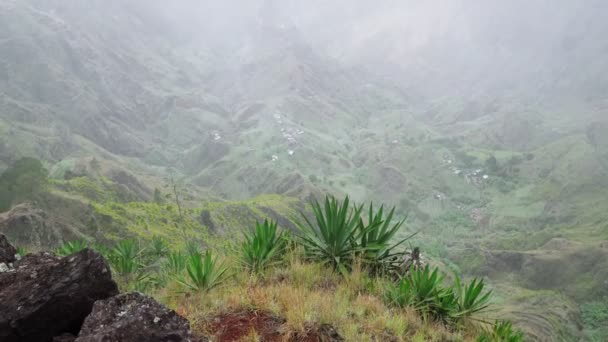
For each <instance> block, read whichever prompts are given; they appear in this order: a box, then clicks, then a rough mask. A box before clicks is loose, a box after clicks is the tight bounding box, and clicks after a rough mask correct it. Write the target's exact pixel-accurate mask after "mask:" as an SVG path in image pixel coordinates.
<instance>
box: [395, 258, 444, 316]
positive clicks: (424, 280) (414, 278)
mask: <svg viewBox="0 0 608 342" xmlns="http://www.w3.org/2000/svg"><path fill="white" fill-rule="evenodd" d="M442 282H443V275H441V274H439V270H438V269H437V268H435V269H434V270H433V271H431V269H430V268H429V267H428V266H427V267H425V268H424V269H423V270H415V271H413V272H411V273H410V274H409V276H408V277H406V278H403V279H402V280H401V281H400V282H399V287H398V292H397V295H398V296H397V297H396V299H397V304H399V305H400V306H406V305H407V306H412V307H414V308H415V309H416V310H418V311H421V312H423V313H429V312H432V311H433V309H434V307H435V306H436V299H437V298H438V296H439V295H440V294H441V292H442V290H443V289H442V287H441V285H442ZM439 297H441V296H439Z"/></svg>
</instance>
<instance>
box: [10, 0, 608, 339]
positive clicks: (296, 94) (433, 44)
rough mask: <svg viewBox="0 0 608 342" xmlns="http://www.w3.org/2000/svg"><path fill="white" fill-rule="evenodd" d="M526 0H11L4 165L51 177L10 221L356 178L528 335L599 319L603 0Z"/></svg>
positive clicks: (73, 232)
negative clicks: (489, 1)
mask: <svg viewBox="0 0 608 342" xmlns="http://www.w3.org/2000/svg"><path fill="white" fill-rule="evenodd" d="M262 3H264V4H262ZM315 3H317V2H316V1H313V2H311V4H315ZM512 3H513V5H511V4H509V5H507V4H503V5H501V6H490V5H487V6H486V5H484V6H477V5H474V4H473V2H471V3H466V4H464V5H462V6H460V5H456V4H447V3H446V2H443V1H429V2H427V3H425V4H419V5H414V4H412V3H408V2H404V3H403V4H401V3H400V2H387V4H385V5H382V6H377V5H373V6H372V4H371V2H370V3H367V2H366V1H361V2H360V5H359V4H350V2H349V3H344V2H340V1H336V2H335V4H332V5H327V6H321V5H319V4H317V5H319V6H318V9H317V10H314V11H313V10H310V8H311V7H307V6H312V5H311V4H308V5H303V4H296V3H292V2H284V3H283V2H273V1H252V2H251V3H248V4H236V2H234V1H227V2H225V3H224V4H218V3H213V2H211V1H203V2H197V3H196V4H195V3H194V2H192V3H190V2H187V1H184V4H178V3H176V4H170V5H167V4H163V2H160V1H118V0H116V1H101V0H95V1H86V2H85V1H72V2H69V3H66V2H65V1H59V0H45V1H42V0H25V1H13V0H2V1H0V170H1V171H4V170H7V169H9V168H10V166H11V165H13V164H14V163H15V162H16V161H17V160H19V159H20V158H22V157H35V158H37V159H40V160H42V161H43V163H44V166H45V167H46V169H47V170H48V171H49V178H50V180H49V182H48V186H47V187H46V188H45V191H44V192H43V193H44V194H43V195H41V197H36V199H35V201H34V202H33V203H29V204H23V203H21V202H23V201H16V202H15V203H11V204H12V205H15V206H14V207H13V208H12V209H11V210H10V211H8V212H6V213H3V214H0V215H1V216H0V221H1V222H2V224H0V229H1V231H2V232H5V233H8V235H9V236H10V237H11V239H12V241H16V243H17V244H24V245H31V246H32V247H36V246H37V247H40V246H55V245H57V244H59V243H60V242H62V241H69V240H72V239H77V238H85V239H89V240H100V241H106V240H115V239H120V238H123V237H125V236H129V237H137V238H141V239H150V238H152V237H153V236H162V237H163V238H166V239H168V240H171V241H177V240H178V239H179V240H181V239H182V237H183V236H187V237H189V238H192V239H194V240H198V241H200V242H201V243H205V241H207V243H208V241H211V240H213V238H214V237H215V236H218V235H219V236H232V234H234V232H238V231H240V230H243V229H245V228H246V227H250V226H251V225H252V223H253V222H254V221H255V220H256V219H261V218H262V217H265V216H268V215H269V216H271V217H274V218H276V219H278V220H279V223H280V225H281V226H282V227H283V228H289V227H290V226H291V225H292V224H293V223H292V221H293V220H294V219H295V218H297V217H298V215H299V211H301V210H305V208H306V207H305V204H304V203H305V200H306V199H308V198H309V197H311V196H319V195H321V194H323V193H326V192H330V193H334V194H339V195H342V194H349V195H350V196H352V197H353V198H354V199H355V200H357V201H360V202H361V201H364V200H365V201H370V200H371V201H375V202H378V203H380V202H381V203H385V204H387V205H394V206H396V207H397V210H398V214H399V215H400V216H402V217H406V216H407V217H408V220H407V226H408V227H407V232H406V233H408V234H409V233H411V232H415V231H419V234H418V235H417V237H416V242H415V243H416V244H419V245H421V247H422V248H423V250H424V251H425V254H427V255H429V257H430V258H432V259H433V260H435V261H436V262H438V263H442V264H444V265H447V267H450V268H452V269H453V270H455V271H457V272H462V273H464V274H466V275H469V276H473V275H483V276H487V277H489V279H491V281H492V283H493V284H494V286H495V287H496V290H497V291H498V292H500V293H501V294H502V296H503V297H504V298H503V300H504V302H505V303H507V305H505V311H506V312H507V314H510V315H511V316H512V317H513V318H514V320H515V321H517V322H519V324H520V326H521V327H523V328H525V329H526V330H527V331H528V332H529V333H530V335H531V336H536V337H537V338H538V339H543V338H545V339H546V338H553V339H558V338H567V339H575V338H583V337H585V336H586V337H589V338H592V337H593V336H596V338H599V339H600V340H601V338H603V337H601V336H600V335H597V334H599V333H597V331H596V330H598V329H596V328H594V327H595V326H598V324H599V325H601V322H600V323H598V322H596V321H592V320H591V321H590V320H588V319H587V320H583V318H585V317H587V318H588V317H589V315H587V311H588V308H591V307H596V306H598V305H603V303H604V301H603V300H602V297H604V296H608V292H607V288H608V287H607V286H606V281H607V279H608V273H607V272H608V265H607V264H606V261H605V260H607V259H606V256H607V254H608V243H607V242H606V241H607V240H608V224H607V222H608V214H607V213H606V210H605V208H606V205H605V203H607V202H608V191H606V190H608V140H607V139H606V136H605V134H604V132H605V131H606V129H607V128H608V121H607V119H606V118H607V117H608V112H607V110H608V106H607V105H606V103H608V102H606V101H607V99H606V96H605V94H606V93H607V92H606V90H607V89H606V81H605V80H606V79H608V75H606V70H608V68H607V67H606V65H605V61H606V59H605V58H600V57H601V56H603V54H604V52H605V51H608V50H606V49H608V45H607V44H608V41H606V37H605V35H604V34H603V33H604V32H605V29H606V24H605V22H604V20H602V18H603V17H602V15H603V14H605V13H608V12H607V8H606V5H605V4H604V3H603V2H602V1H591V2H589V3H586V4H584V5H583V4H571V3H569V2H568V1H558V2H557V3H555V2H551V3H550V5H549V2H548V1H538V2H534V4H530V3H528V2H523V1H515V2H512ZM519 5H521V6H525V8H526V11H525V15H524V14H521V13H520V12H519V10H518V8H521V6H520V7H518V6H519ZM344 8H348V9H349V10H348V11H347V13H346V14H345V11H344V10H343V9H344ZM435 8H441V9H442V10H438V11H435V10H434V9H435ZM546 8H551V10H550V11H548V12H546V11H544V9H546ZM480 13H481V14H483V15H479V14H480ZM404 17H407V18H411V20H410V21H406V22H404V21H403V20H402V19H403V18H404ZM201 18H204V19H205V20H201ZM218 18H230V20H228V19H226V20H220V19H218ZM339 18H340V19H339ZM415 18H431V19H429V20H428V22H425V21H420V20H418V19H415ZM492 18H494V19H492ZM434 21H437V22H442V23H444V25H443V26H441V25H439V26H437V25H429V24H428V23H429V22H434ZM513 21H516V22H517V23H519V24H520V25H519V26H518V27H519V28H518V29H517V30H516V31H513V25H512V24H511V23H512V22H513ZM565 23H567V24H565ZM522 37H525V39H524V38H522ZM0 191H4V190H3V189H0ZM176 193H177V194H178V198H180V199H181V203H180V204H181V206H180V207H178V205H177V204H176V201H175V194H176ZM404 234H405V233H404ZM531 303H532V304H531ZM556 307H557V308H560V309H555V308H556ZM581 308H582V313H581ZM594 334H595V335H594ZM597 336H600V337H597Z"/></svg>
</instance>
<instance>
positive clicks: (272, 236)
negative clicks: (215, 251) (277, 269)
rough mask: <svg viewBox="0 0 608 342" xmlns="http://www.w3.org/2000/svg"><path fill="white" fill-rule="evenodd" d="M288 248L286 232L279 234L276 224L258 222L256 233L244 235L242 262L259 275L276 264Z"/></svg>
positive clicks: (265, 221)
mask: <svg viewBox="0 0 608 342" xmlns="http://www.w3.org/2000/svg"><path fill="white" fill-rule="evenodd" d="M286 246H287V237H286V236H285V234H284V232H280V233H277V224H276V222H268V220H264V223H263V224H260V223H258V222H256V225H255V231H253V232H251V233H247V232H245V233H244V241H243V243H242V246H241V262H242V264H243V266H244V267H245V268H247V269H248V270H250V271H251V272H253V273H259V272H261V271H263V270H265V269H266V268H268V267H269V266H271V265H273V264H274V263H276V262H277V260H279V258H280V256H281V255H282V254H283V253H284V252H285V248H286Z"/></svg>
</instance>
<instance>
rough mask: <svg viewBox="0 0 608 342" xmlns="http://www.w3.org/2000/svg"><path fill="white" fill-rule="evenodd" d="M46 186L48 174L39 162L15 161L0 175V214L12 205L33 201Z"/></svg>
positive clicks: (30, 160)
mask: <svg viewBox="0 0 608 342" xmlns="http://www.w3.org/2000/svg"><path fill="white" fill-rule="evenodd" d="M47 184H48V172H47V170H46V169H45V168H44V166H43V165H42V162H40V160H38V159H34V158H22V159H19V160H17V161H16V162H15V163H14V164H13V165H12V166H10V167H9V168H8V169H6V170H5V171H4V172H3V173H2V174H1V175H0V212H3V211H6V210H8V209H10V207H11V206H12V205H13V204H17V203H20V202H23V201H31V200H35V199H36V198H37V197H38V195H40V194H41V193H42V192H43V190H44V189H45V187H46V186H47Z"/></svg>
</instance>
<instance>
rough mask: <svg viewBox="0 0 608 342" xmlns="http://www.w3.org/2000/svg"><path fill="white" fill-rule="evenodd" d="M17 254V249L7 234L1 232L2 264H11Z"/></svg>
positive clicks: (0, 259)
mask: <svg viewBox="0 0 608 342" xmlns="http://www.w3.org/2000/svg"><path fill="white" fill-rule="evenodd" d="M16 254H17V250H16V249H15V247H13V246H12V245H11V244H10V243H8V240H7V239H6V236H4V235H2V234H0V264H1V263H4V264H10V263H12V262H14V261H15V255H16Z"/></svg>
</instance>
